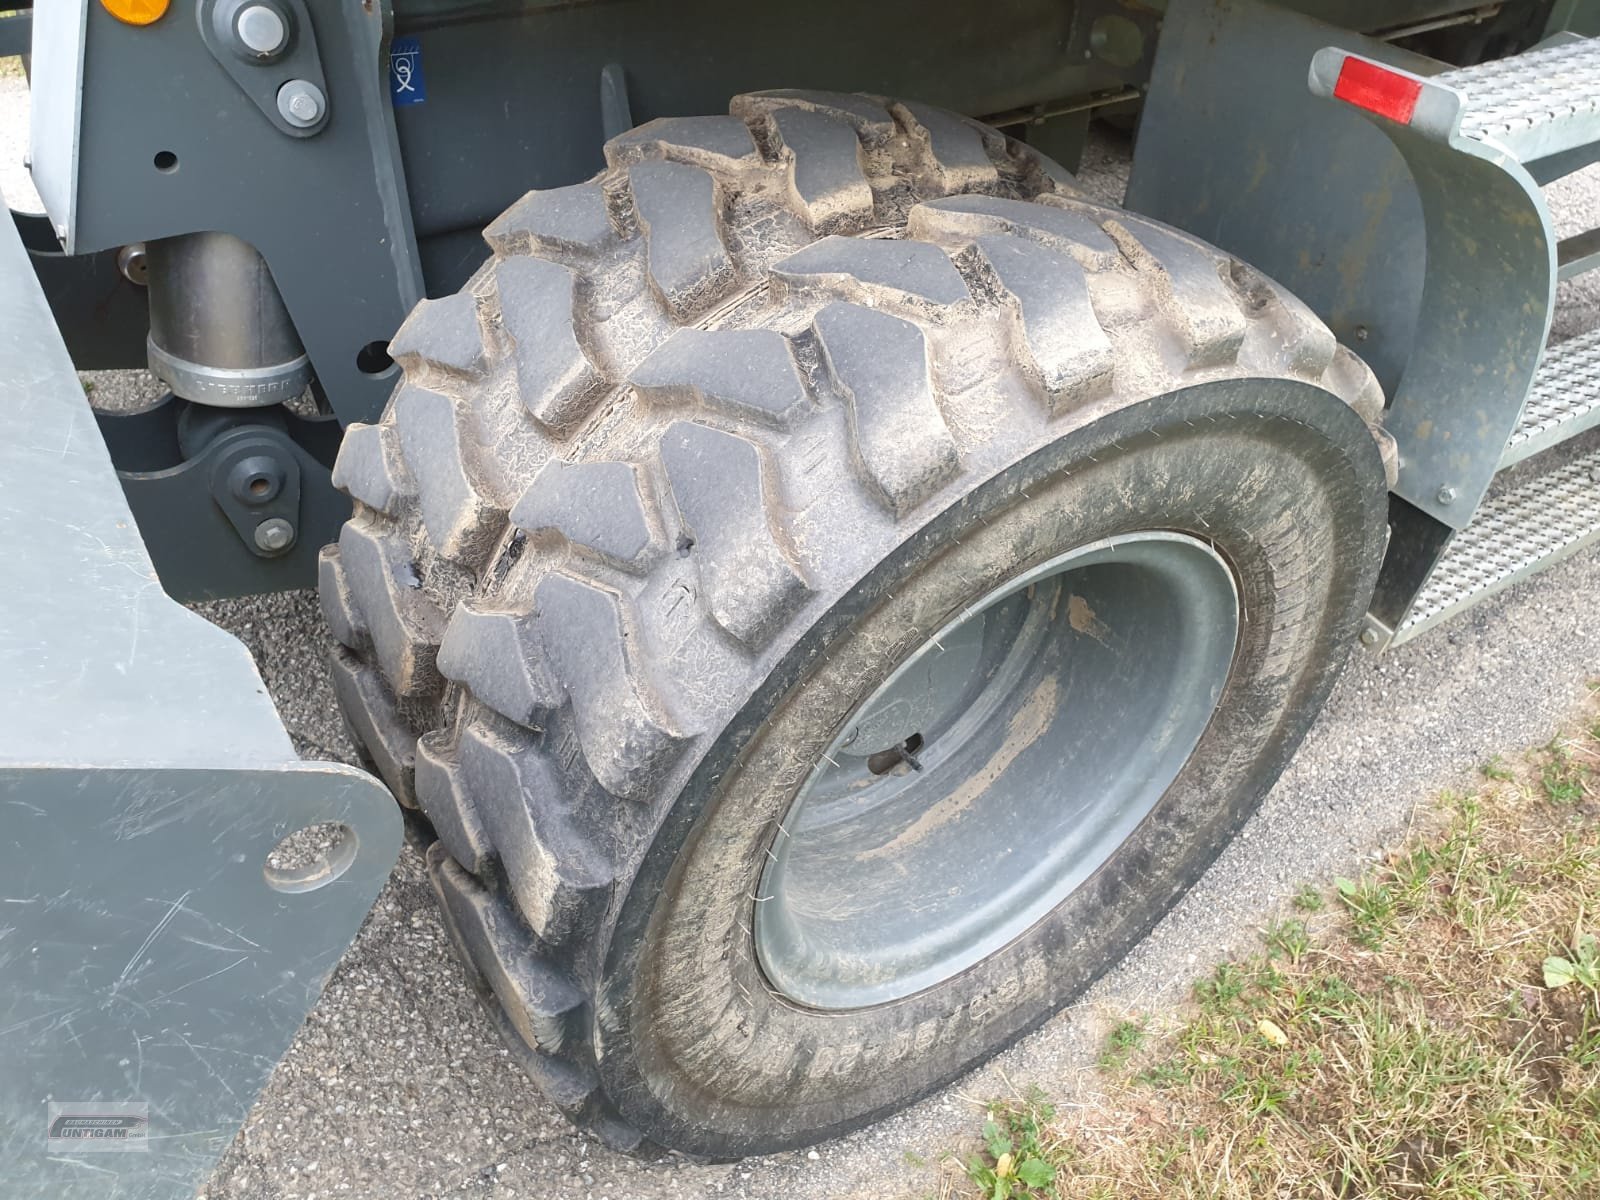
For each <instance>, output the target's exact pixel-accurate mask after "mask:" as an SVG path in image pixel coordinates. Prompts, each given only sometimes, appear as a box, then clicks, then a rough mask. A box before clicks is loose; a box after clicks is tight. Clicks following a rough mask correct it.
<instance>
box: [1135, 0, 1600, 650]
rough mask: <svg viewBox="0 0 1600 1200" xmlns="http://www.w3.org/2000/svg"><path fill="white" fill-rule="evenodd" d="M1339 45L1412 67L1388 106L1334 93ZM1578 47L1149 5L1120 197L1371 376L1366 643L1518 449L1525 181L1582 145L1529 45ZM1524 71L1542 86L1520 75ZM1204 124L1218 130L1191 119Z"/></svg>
mask: <svg viewBox="0 0 1600 1200" xmlns="http://www.w3.org/2000/svg"><path fill="white" fill-rule="evenodd" d="M1352 56H1355V57H1358V58H1360V59H1365V60H1367V61H1368V62H1369V63H1375V64H1378V65H1380V66H1382V67H1383V68H1385V69H1392V70H1396V71H1400V72H1404V73H1406V74H1408V75H1410V76H1411V77H1412V80H1411V82H1412V84H1413V86H1414V88H1415V90H1416V93H1417V95H1416V100H1415V111H1414V114H1412V115H1411V117H1410V119H1409V120H1408V121H1406V122H1404V123H1402V122H1400V121H1396V120H1391V119H1388V118H1385V117H1382V116H1374V115H1371V114H1368V113H1364V112H1363V111H1362V110H1360V109H1359V108H1357V107H1355V106H1354V105H1352V104H1348V103H1343V102H1341V101H1338V100H1335V99H1333V98H1332V97H1333V93H1334V89H1335V85H1336V83H1337V80H1338V78H1339V75H1340V72H1341V71H1342V70H1343V69H1344V66H1345V63H1346V62H1347V61H1348V60H1349V59H1350V58H1351V57H1352ZM1591 57H1594V52H1593V50H1592V49H1590V48H1589V45H1588V44H1583V45H1576V46H1574V45H1572V44H1571V42H1570V40H1567V39H1560V40H1558V42H1557V43H1555V44H1554V45H1552V46H1551V47H1550V48H1549V49H1546V50H1539V51H1536V52H1534V53H1531V54H1529V55H1525V56H1521V57H1519V58H1513V59H1507V60H1504V62H1503V63H1492V64H1487V65H1486V66H1484V67H1477V68H1467V69H1465V70H1460V71H1447V70H1446V69H1445V68H1444V67H1443V65H1442V64H1439V63H1437V62H1434V61H1432V60H1429V59H1425V58H1420V57H1418V56H1416V55H1414V54H1410V53H1408V52H1405V51H1402V50H1399V49H1397V48H1396V47H1394V46H1391V45H1388V44H1386V43H1384V42H1381V41H1376V40H1374V39H1370V38H1365V37H1362V36H1360V35H1357V34H1353V33H1350V32H1347V31H1345V30H1340V29H1336V28H1333V27H1332V26H1327V25H1323V24H1320V23H1318V22H1315V21H1312V20H1309V19H1307V18H1306V17H1304V16H1300V15H1297V14H1294V13H1290V12H1286V11H1283V10H1281V9H1278V8H1275V7H1273V6H1270V5H1265V4H1261V3H1258V2H1257V0H1218V2H1217V3H1206V4H1198V3H1196V4H1179V5H1174V6H1173V8H1172V11H1171V12H1170V13H1169V18H1168V22H1167V25H1166V28H1165V30H1164V32H1163V38H1162V44H1161V50H1160V54H1159V55H1158V59H1157V63H1156V70H1155V74H1154V76H1153V79H1152V86H1151V95H1150V100H1149V103H1148V105H1147V108H1146V112H1145V119H1144V132H1143V135H1142V136H1141V138H1140V142H1139V146H1138V150H1137V153H1136V155H1135V162H1134V171H1133V176H1132V179H1131V181H1130V186H1129V191H1128V202H1129V206H1130V207H1132V208H1135V209H1137V210H1139V211H1142V212H1146V213H1149V214H1150V215H1152V216H1156V217H1158V218H1160V219H1162V220H1164V221H1167V222H1169V223H1171V224H1174V225H1177V226H1179V227H1181V228H1184V229H1188V230H1190V231H1191V232H1194V233H1196V234H1197V235H1199V236H1201V237H1203V238H1206V239H1207V240H1209V241H1211V242H1213V243H1215V244H1216V245H1219V246H1221V247H1222V248H1223V249H1225V250H1227V251H1229V252H1230V253H1232V254H1234V255H1237V256H1238V257H1239V258H1240V259H1242V260H1243V261H1245V262H1248V263H1250V264H1251V265H1252V266H1255V267H1257V268H1259V269H1261V270H1262V271H1265V272H1266V273H1267V274H1269V275H1271V276H1273V277H1274V278H1275V279H1277V280H1278V281H1279V282H1281V283H1283V284H1285V285H1286V286H1287V287H1288V288H1289V289H1290V290H1291V291H1293V292H1295V293H1296V294H1297V295H1299V296H1300V297H1301V298H1302V299H1304V300H1305V301H1306V302H1307V303H1308V304H1310V306H1311V307H1312V308H1313V309H1314V310H1315V311H1316V312H1317V313H1318V315H1320V316H1322V317H1323V318H1324V319H1325V320H1326V321H1328V323H1329V324H1330V326H1332V328H1333V330H1334V332H1335V333H1336V334H1337V335H1338V336H1339V338H1340V339H1341V340H1342V341H1344V342H1346V343H1347V344H1349V345H1351V346H1353V347H1354V348H1355V349H1356V350H1357V351H1358V352H1359V353H1360V354H1361V355H1362V357H1363V358H1365V359H1366V360H1367V362H1368V363H1369V364H1370V365H1371V366H1372V367H1373V369H1374V371H1375V372H1376V373H1377V375H1378V378H1379V381H1380V382H1381V383H1382V384H1383V386H1384V390H1385V391H1386V392H1387V393H1388V395H1389V396H1390V403H1389V407H1388V410H1387V412H1386V414H1385V417H1384V424H1385V427H1386V428H1387V429H1388V431H1389V432H1390V433H1391V434H1393V435H1394V436H1395V438H1396V440H1397V442H1398V444H1399V447H1400V453H1401V468H1400V479H1399V483H1398V485H1397V486H1396V488H1395V500H1394V504H1393V512H1392V521H1391V524H1392V528H1393V538H1392V540H1391V544H1390V552H1389V555H1388V558H1387V560H1386V562H1385V566H1384V572H1383V576H1382V578H1381V579H1380V582H1379V587H1378V594H1377V595H1376V596H1375V597H1374V601H1373V608H1372V613H1373V619H1372V622H1371V624H1370V626H1369V632H1370V635H1371V643H1370V644H1373V645H1378V646H1381V645H1383V644H1387V643H1388V641H1389V639H1391V638H1392V637H1394V636H1395V635H1396V633H1397V632H1398V631H1401V630H1402V629H1410V628H1413V626H1412V625H1410V624H1408V623H1407V614H1408V613H1409V612H1410V611H1411V609H1412V607H1413V605H1414V604H1415V603H1416V602H1417V599H1418V597H1419V595H1421V594H1422V592H1423V591H1424V589H1425V588H1426V587H1427V585H1428V582H1429V577H1430V575H1432V574H1433V573H1434V572H1435V571H1436V570H1438V569H1439V568H1440V564H1441V562H1444V561H1445V560H1446V559H1447V552H1448V551H1449V548H1450V542H1451V538H1452V536H1453V535H1454V533H1455V532H1456V531H1458V530H1461V529H1463V528H1465V527H1466V526H1467V525H1468V524H1469V523H1470V522H1471V521H1472V520H1473V517H1474V514H1475V513H1476V512H1477V510H1478V508H1479V506H1480V504H1481V503H1482V501H1483V498H1484V496H1485V495H1486V493H1487V492H1488V489H1489V486H1490V484H1491V482H1492V481H1493V479H1494V477H1495V474H1496V473H1497V471H1499V470H1500V469H1501V467H1502V466H1503V465H1505V464H1506V463H1507V461H1508V459H1509V460H1511V461H1514V459H1515V457H1517V456H1518V455H1515V454H1513V452H1511V451H1508V444H1511V443H1513V442H1514V441H1516V436H1517V431H1518V430H1519V419H1520V417H1521V415H1522V413H1523V407H1524V401H1525V400H1526V399H1527V398H1528V397H1529V395H1530V391H1531V389H1532V388H1533V386H1534V381H1535V378H1536V373H1537V372H1538V369H1539V364H1540V360H1541V356H1542V355H1543V352H1544V345H1545V340H1546V337H1547V335H1548V332H1549V326H1550V317H1551V313H1552V310H1553V306H1554V296H1555V284H1556V279H1557V242H1556V238H1555V235H1554V231H1553V229H1552V227H1551V223H1550V217H1549V213H1548V212H1547V210H1546V208H1545V205H1544V200H1543V196H1542V194H1541V193H1540V190H1539V188H1540V181H1541V180H1547V179H1549V178H1554V177H1556V176H1558V175H1559V174H1560V173H1561V172H1562V171H1565V170H1571V169H1575V168H1576V167H1577V166H1580V165H1582V164H1583V163H1585V162H1587V161H1589V160H1591V159H1592V158H1593V156H1594V147H1593V146H1592V145H1590V144H1589V143H1588V142H1587V141H1586V139H1587V138H1589V137H1591V136H1592V135H1593V134H1594V132H1595V128H1594V127H1593V119H1592V111H1591V110H1592V109H1593V108H1594V106H1595V103H1596V102H1595V100H1594V98H1593V96H1592V95H1590V92H1591V91H1592V90H1593V89H1592V88H1590V87H1588V86H1576V87H1573V88H1568V89H1567V90H1568V91H1572V92H1573V93H1574V94H1573V95H1572V96H1571V97H1570V98H1567V99H1563V101H1562V102H1563V103H1568V102H1569V101H1570V106H1572V112H1571V113H1568V114H1566V115H1564V116H1562V115H1557V116H1550V115H1548V113H1546V112H1545V109H1546V106H1551V107H1549V112H1554V113H1559V112H1560V106H1559V105H1558V104H1555V100H1556V99H1558V98H1561V92H1562V84H1561V82H1560V80H1559V79H1553V78H1551V77H1550V72H1547V71H1545V70H1544V69H1543V68H1542V67H1541V63H1544V62H1545V61H1546V59H1554V60H1559V65H1562V69H1574V64H1576V65H1577V69H1579V70H1581V71H1584V72H1587V71H1588V70H1590V68H1589V67H1588V66H1587V62H1588V59H1589V58H1591ZM1308 68H1309V72H1308ZM1308 76H1309V77H1308ZM1584 78H1585V79H1587V75H1585V76H1584ZM1507 79H1510V80H1511V81H1512V83H1511V84H1510V85H1508V84H1507V83H1506V82H1505V81H1506V80H1507ZM1527 79H1531V80H1533V81H1534V82H1533V83H1528V82H1526V80H1527ZM1539 80H1544V86H1545V87H1546V88H1547V89H1549V91H1548V94H1547V95H1545V96H1544V97H1543V98H1541V97H1539V96H1538V95H1534V94H1533V93H1537V92H1538V88H1539V86H1540V84H1539V82H1538V81H1539ZM1297 85H1298V86H1297ZM1474 97H1476V99H1474ZM1530 112H1537V113H1539V114H1540V115H1537V116H1534V117H1529V116H1528V115H1527V114H1528V113H1530ZM1524 126H1529V128H1524ZM1218 128H1226V129H1229V130H1230V133H1231V136H1230V137H1229V138H1227V139H1224V140H1217V139H1214V138H1210V137H1208V136H1207V134H1208V132H1209V131H1212V130H1215V129H1218ZM1513 145H1514V146H1517V147H1520V148H1521V150H1520V152H1521V153H1522V154H1523V155H1524V156H1525V157H1526V159H1527V162H1526V164H1525V163H1524V162H1523V161H1519V159H1518V157H1517V155H1516V154H1515V153H1513V151H1512V148H1511V147H1512V146H1513ZM1530 166H1531V167H1532V168H1533V169H1532V170H1530ZM1548 424H1550V426H1551V427H1550V429H1548V430H1543V431H1541V432H1539V433H1537V434H1536V435H1530V439H1529V444H1530V445H1532V446H1534V447H1538V446H1541V445H1549V444H1552V442H1553V441H1554V440H1559V438H1560V437H1562V436H1566V435H1568V434H1570V433H1571V432H1575V431H1577V430H1578V429H1579V428H1581V427H1582V425H1581V423H1580V422H1579V421H1578V420H1577V418H1574V419H1573V421H1571V422H1562V421H1555V422H1549V423H1548ZM1558 427H1559V431H1558ZM1455 586H1456V585H1451V587H1452V589H1453V588H1454V587H1455ZM1468 590H1469V591H1470V590H1471V589H1468Z"/></svg>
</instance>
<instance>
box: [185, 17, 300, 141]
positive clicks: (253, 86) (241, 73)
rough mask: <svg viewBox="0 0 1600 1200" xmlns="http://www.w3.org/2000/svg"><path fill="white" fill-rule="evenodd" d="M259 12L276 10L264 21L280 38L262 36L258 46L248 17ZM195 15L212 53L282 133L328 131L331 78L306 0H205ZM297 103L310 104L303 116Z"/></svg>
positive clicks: (267, 27)
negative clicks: (319, 50)
mask: <svg viewBox="0 0 1600 1200" xmlns="http://www.w3.org/2000/svg"><path fill="white" fill-rule="evenodd" d="M257 13H266V14H271V16H270V17H265V18H263V21H264V22H265V23H266V29H267V30H268V31H269V32H270V31H272V30H273V29H274V28H276V30H277V31H278V36H277V38H276V39H275V40H272V41H268V40H264V39H261V40H256V47H259V48H253V47H252V46H251V45H250V44H248V41H247V39H251V38H252V28H253V27H252V26H250V25H249V24H248V19H249V17H251V16H253V15H256V14H257ZM195 17H196V19H197V20H198V21H199V22H200V40H201V41H203V42H205V44H206V49H207V50H209V51H211V57H212V58H214V59H216V60H217V62H218V63H220V64H221V66H222V69H223V70H224V71H226V72H227V73H228V75H229V77H230V78H232V80H233V81H234V82H235V83H236V84H238V85H239V90H240V91H242V92H243V93H244V94H245V95H246V96H248V97H250V101H251V103H253V104H254V105H255V106H256V107H257V108H259V109H260V110H261V112H262V113H263V115H265V116H266V118H267V120H269V121H271V122H272V124H273V126H274V127H275V128H276V129H277V130H278V132H279V133H286V134H288V135H289V136H290V137H297V138H306V137H313V136H315V135H316V134H318V133H321V132H322V129H323V127H324V126H326V125H327V123H328V80H327V78H326V77H325V76H324V75H323V73H322V59H321V57H320V56H319V55H318V53H317V34H316V30H315V29H313V28H312V25H311V15H310V14H309V13H308V12H306V8H305V4H304V3H303V0H200V5H199V7H198V8H197V9H196V10H195ZM273 18H275V19H276V21H277V25H276V27H274V26H273V25H272V23H271V21H272V19H273ZM296 85H299V86H298V91H295V90H294V89H295V88H296ZM296 104H302V105H304V106H305V107H304V109H303V112H302V114H301V115H296V113H295V110H294V106H295V105H296Z"/></svg>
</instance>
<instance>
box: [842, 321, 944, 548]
mask: <svg viewBox="0 0 1600 1200" xmlns="http://www.w3.org/2000/svg"><path fill="white" fill-rule="evenodd" d="M814 328H815V329H816V333H817V338H818V341H819V342H820V344H821V348H822V357H823V361H824V363H825V364H826V365H827V369H828V372H829V374H830V375H831V376H832V378H833V380H834V382H835V384H836V385H837V386H838V387H839V389H840V390H841V391H842V392H843V393H844V395H845V398H846V400H847V401H848V403H849V408H850V425H851V430H852V434H853V437H854V442H855V449H856V453H857V455H858V456H859V458H860V461H861V464H862V467H863V469H864V470H865V471H866V474H867V478H868V479H869V481H870V482H871V484H872V485H873V489H874V491H875V492H876V493H877V495H878V497H879V499H880V500H881V501H882V502H883V503H884V505H885V506H886V507H887V508H888V509H889V510H890V511H891V512H893V513H894V514H895V515H896V516H897V517H899V516H904V515H905V514H906V513H907V512H909V511H911V509H913V508H915V507H916V506H917V505H918V504H920V503H922V501H924V500H926V499H927V498H928V497H929V496H931V495H932V494H933V493H934V492H935V491H937V490H938V488H939V487H940V485H941V484H944V483H945V482H947V481H948V480H950V479H952V478H953V477H954V476H955V475H956V473H957V472H958V471H959V470H960V469H961V463H960V459H959V457H958V456H957V453H956V444H955V439H954V437H952V436H951V433H950V429H949V427H948V426H947V425H946V424H945V421H944V416H943V414H942V413H941V412H940V411H939V403H938V400H937V398H936V397H935V393H934V382H933V373H932V369H931V366H930V363H929V359H928V345H927V339H926V338H925V337H924V336H923V333H922V330H921V329H919V328H917V326H916V325H913V324H912V323H911V322H910V321H905V320H902V319H901V318H899V317H896V316H892V315H890V314H889V313H885V312H879V311H878V310H876V309H871V308H864V307H862V306H861V305H859V304H847V303H844V302H842V301H835V302H834V303H832V304H830V305H828V306H827V307H826V308H824V309H823V310H822V311H821V312H819V313H818V314H817V316H816V322H815V326H814Z"/></svg>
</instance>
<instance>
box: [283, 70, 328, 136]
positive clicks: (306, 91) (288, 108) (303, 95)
mask: <svg viewBox="0 0 1600 1200" xmlns="http://www.w3.org/2000/svg"><path fill="white" fill-rule="evenodd" d="M327 110H328V99H327V97H326V96H324V95H323V94H322V89H321V88H319V87H318V86H317V85H316V84H314V83H312V82H311V81H310V80H309V79H291V80H289V82H288V83H286V84H284V85H283V86H282V87H281V88H279V89H278V115H279V116H281V117H282V118H283V119H284V120H285V121H287V122H289V124H291V125H293V126H294V127H295V128H296V129H310V128H311V127H312V126H313V125H315V124H316V123H317V122H318V121H320V120H322V117H323V114H324V113H326V112H327Z"/></svg>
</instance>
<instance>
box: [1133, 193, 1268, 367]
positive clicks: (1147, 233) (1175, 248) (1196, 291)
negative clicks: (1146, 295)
mask: <svg viewBox="0 0 1600 1200" xmlns="http://www.w3.org/2000/svg"><path fill="white" fill-rule="evenodd" d="M1104 228H1105V230H1106V232H1107V233H1108V234H1109V235H1110V236H1111V238H1112V240H1113V241H1115V242H1116V243H1117V246H1118V248H1119V249H1121V251H1122V253H1123V254H1124V255H1125V256H1126V257H1127V259H1128V261H1129V262H1131V263H1132V264H1133V266H1134V268H1135V269H1136V270H1138V272H1139V273H1140V274H1141V275H1143V276H1145V277H1146V278H1150V279H1153V280H1156V281H1157V282H1158V286H1157V289H1156V297H1157V303H1158V304H1160V305H1161V307H1162V310H1163V312H1164V314H1165V315H1166V317H1167V318H1168V320H1170V321H1171V322H1172V324H1173V326H1174V327H1175V328H1176V329H1178V331H1179V332H1180V334H1181V335H1182V337H1183V340H1184V344H1185V347H1186V348H1187V350H1188V353H1189V364H1190V365H1191V366H1195V367H1212V366H1222V365H1224V364H1227V363H1230V362H1232V361H1233V360H1234V359H1235V358H1236V357H1238V354H1239V347H1240V346H1241V345H1242V344H1243V343H1244V336H1245V332H1246V331H1247V329H1248V327H1249V322H1248V321H1247V320H1246V319H1245V315H1244V313H1243V312H1242V311H1241V310H1240V308H1239V301H1238V300H1237V299H1236V298H1235V296H1234V294H1233V292H1232V290H1231V289H1230V288H1229V287H1228V285H1227V284H1226V283H1224V282H1223V281H1222V275H1221V270H1220V267H1221V265H1222V263H1221V260H1219V259H1218V257H1217V255H1216V254H1215V252H1213V251H1211V250H1208V249H1206V248H1205V247H1204V246H1201V245H1199V244H1198V243H1196V242H1193V241H1191V240H1189V239H1188V238H1186V237H1184V236H1183V235H1182V234H1179V233H1177V232H1175V231H1173V230H1170V229H1166V228H1163V227H1162V226H1159V225H1156V224H1155V223H1154V222H1151V221H1141V220H1139V219H1138V218H1136V217H1131V216H1127V215H1121V216H1119V217H1118V218H1116V219H1114V220H1109V221H1106V222H1105V224H1104Z"/></svg>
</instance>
